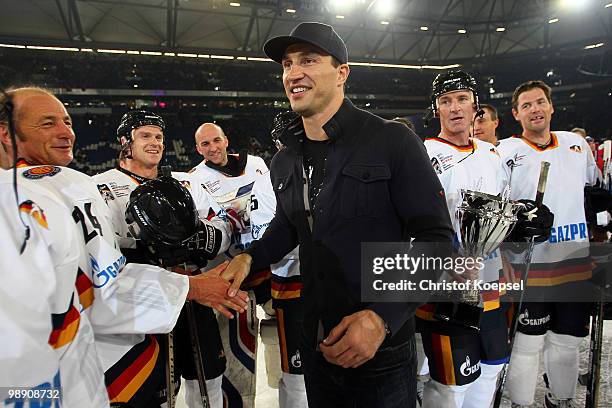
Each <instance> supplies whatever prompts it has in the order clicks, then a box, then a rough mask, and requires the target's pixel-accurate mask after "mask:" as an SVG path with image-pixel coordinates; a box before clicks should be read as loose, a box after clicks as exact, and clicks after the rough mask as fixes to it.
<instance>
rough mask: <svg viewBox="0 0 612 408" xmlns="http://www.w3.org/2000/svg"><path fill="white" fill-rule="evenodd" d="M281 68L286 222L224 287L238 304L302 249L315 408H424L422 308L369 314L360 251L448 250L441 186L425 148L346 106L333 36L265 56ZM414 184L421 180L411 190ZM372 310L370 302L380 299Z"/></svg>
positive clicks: (306, 364) (309, 35)
mask: <svg viewBox="0 0 612 408" xmlns="http://www.w3.org/2000/svg"><path fill="white" fill-rule="evenodd" d="M264 51H265V52H266V54H267V55H268V56H269V57H270V58H271V59H273V60H274V61H276V62H278V63H279V64H281V65H282V69H283V86H284V88H285V92H286V94H287V97H288V98H289V102H290V104H291V109H292V110H293V111H294V112H296V113H297V114H298V115H299V116H296V118H295V119H293V120H291V121H288V123H286V124H285V127H284V129H275V131H276V132H275V133H276V134H278V135H279V136H278V140H279V142H280V143H281V144H282V145H283V146H284V147H283V148H282V149H280V150H279V152H278V153H277V154H276V156H275V157H274V160H273V161H272V166H271V170H270V174H271V180H272V186H273V188H274V191H275V193H276V197H277V200H278V201H277V207H276V215H275V217H274V219H273V220H272V221H271V223H270V225H269V227H268V229H267V230H266V232H265V234H264V235H263V237H262V238H261V239H260V240H258V241H255V242H254V243H253V244H252V245H251V246H250V247H249V248H248V249H247V250H246V251H245V252H244V253H242V254H239V255H237V256H236V257H235V258H234V259H233V261H232V262H231V263H230V264H229V266H228V268H227V269H226V270H225V271H224V272H223V274H222V277H224V278H226V279H228V280H232V281H233V283H232V287H231V288H230V289H229V291H228V295H229V296H233V294H234V293H235V291H236V290H237V289H238V288H239V287H240V284H241V282H242V281H243V280H244V278H245V277H246V276H247V275H248V273H249V271H250V270H253V271H257V270H260V269H262V268H263V267H266V266H267V265H270V264H272V263H276V262H278V261H280V260H281V259H282V258H283V257H284V256H285V255H286V254H287V253H289V252H290V251H291V250H292V249H293V248H295V247H296V246H297V245H298V244H299V245H300V271H301V274H302V281H303V286H302V289H301V298H302V302H303V319H302V324H301V326H302V330H301V333H300V334H301V340H302V342H301V346H300V355H301V358H302V362H303V365H302V367H303V369H304V377H305V382H306V392H307V396H308V405H309V406H311V407H317V408H327V407H330V408H331V407H333V408H337V407H352V408H365V407H368V408H370V407H377V408H396V407H397V408H399V407H402V408H404V407H414V406H415V403H416V379H415V375H416V352H415V343H414V312H415V309H416V307H417V304H416V303H410V302H412V301H414V300H410V301H408V302H399V303H387V302H382V301H380V299H381V298H380V297H377V296H375V297H374V301H372V302H369V301H368V302H366V301H365V300H363V298H362V296H361V290H360V289H361V287H364V288H370V287H371V286H372V283H371V282H370V281H368V280H367V279H369V277H366V276H365V275H364V277H363V278H362V275H361V274H360V270H361V257H360V256H359V254H360V252H361V243H362V242H401V241H405V240H406V239H407V236H410V237H412V238H414V240H415V241H416V242H450V241H451V238H452V227H451V223H450V219H449V213H448V210H447V208H446V202H445V200H444V195H443V194H440V192H441V191H442V186H441V185H440V182H439V180H438V177H437V176H436V174H435V172H434V170H433V168H432V166H431V163H430V161H429V158H428V156H427V153H426V152H425V149H424V148H423V143H422V142H421V141H420V139H419V138H418V137H417V136H416V135H415V134H414V133H413V132H412V131H411V130H409V129H408V128H407V127H406V126H404V125H403V124H401V123H397V122H393V121H387V120H384V119H382V118H380V117H378V116H376V115H373V114H371V113H369V112H366V111H364V110H361V109H358V108H356V107H355V106H354V105H353V104H352V103H351V101H349V100H348V99H347V98H345V96H344V84H345V83H346V81H347V79H348V76H349V72H350V70H349V66H348V64H347V60H348V55H347V54H348V53H347V50H346V45H345V44H344V42H343V41H342V39H341V38H340V36H339V35H338V34H337V33H336V31H335V30H334V29H333V28H332V27H331V26H329V25H326V24H321V23H301V24H300V25H298V26H297V27H296V28H295V29H294V30H293V31H292V32H291V34H290V35H288V36H282V37H275V38H272V39H270V40H269V41H268V42H266V44H265V45H264ZM406 180H411V182H410V183H408V182H407V181H406ZM370 300H372V299H370Z"/></svg>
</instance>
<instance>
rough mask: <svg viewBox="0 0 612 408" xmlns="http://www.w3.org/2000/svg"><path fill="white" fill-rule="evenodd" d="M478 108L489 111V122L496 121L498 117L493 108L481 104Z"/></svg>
mask: <svg viewBox="0 0 612 408" xmlns="http://www.w3.org/2000/svg"><path fill="white" fill-rule="evenodd" d="M480 107H481V108H482V109H486V110H488V111H489V116H491V120H497V118H498V117H499V115H498V114H497V109H495V106H493V105H489V104H488V103H481V104H480Z"/></svg>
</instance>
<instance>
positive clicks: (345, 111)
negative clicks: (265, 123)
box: [279, 98, 357, 150]
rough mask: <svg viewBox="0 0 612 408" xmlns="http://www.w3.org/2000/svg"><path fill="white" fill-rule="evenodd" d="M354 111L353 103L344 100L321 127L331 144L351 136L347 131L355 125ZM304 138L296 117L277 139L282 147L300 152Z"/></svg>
mask: <svg viewBox="0 0 612 408" xmlns="http://www.w3.org/2000/svg"><path fill="white" fill-rule="evenodd" d="M356 110H357V108H356V107H355V106H354V105H353V103H352V102H351V101H350V100H349V99H348V98H344V100H343V101H342V105H340V109H338V111H337V112H336V113H335V114H334V116H332V117H331V119H330V120H328V121H327V123H325V124H324V125H323V130H324V131H325V134H327V136H328V137H329V139H330V141H331V142H332V143H333V142H336V141H338V140H340V139H341V138H343V137H348V136H350V135H351V132H349V130H350V129H351V126H354V125H355V123H354V122H355V111H356ZM305 136H306V135H305V134H304V125H303V124H302V118H301V117H298V118H296V119H295V120H294V121H293V122H291V123H290V124H289V125H288V126H287V128H286V129H285V131H284V132H283V133H282V134H281V136H280V138H279V139H280V141H281V143H282V144H283V145H285V146H289V147H292V148H296V147H297V148H299V149H300V150H301V144H302V141H303V140H304V137H305ZM298 146H300V147H298Z"/></svg>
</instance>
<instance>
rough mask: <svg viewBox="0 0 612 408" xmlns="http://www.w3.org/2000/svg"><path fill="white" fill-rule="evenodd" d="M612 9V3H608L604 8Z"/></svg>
mask: <svg viewBox="0 0 612 408" xmlns="http://www.w3.org/2000/svg"><path fill="white" fill-rule="evenodd" d="M610 7H612V3H608V4H606V5H605V6H604V8H610Z"/></svg>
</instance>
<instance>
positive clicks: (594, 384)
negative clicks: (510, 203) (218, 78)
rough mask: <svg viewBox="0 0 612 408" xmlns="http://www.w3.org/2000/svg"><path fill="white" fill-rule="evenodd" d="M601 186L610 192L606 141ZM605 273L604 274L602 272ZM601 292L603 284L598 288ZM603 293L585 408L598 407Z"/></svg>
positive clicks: (611, 147)
mask: <svg viewBox="0 0 612 408" xmlns="http://www.w3.org/2000/svg"><path fill="white" fill-rule="evenodd" d="M603 147H604V148H603V162H604V167H603V186H604V188H605V189H606V190H608V191H609V190H610V187H611V186H610V170H609V167H610V156H611V154H612V141H610V140H606V141H605V142H604V144H603ZM604 273H605V272H604ZM600 290H601V291H603V284H602V287H601V288H600ZM603 314H604V303H603V292H602V293H600V297H599V301H598V302H596V303H595V313H594V314H593V318H592V319H591V341H590V342H589V371H588V373H587V375H588V377H587V379H588V381H587V395H586V400H585V405H584V406H585V407H586V408H595V407H597V406H598V405H599V384H600V375H601V351H602V342H603V323H604V322H603V320H604V319H603Z"/></svg>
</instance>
